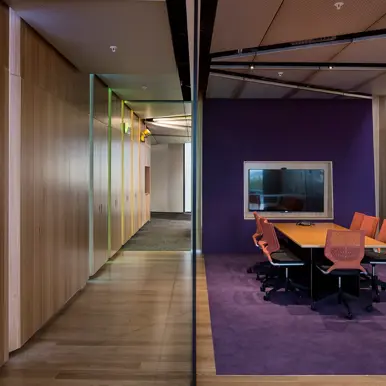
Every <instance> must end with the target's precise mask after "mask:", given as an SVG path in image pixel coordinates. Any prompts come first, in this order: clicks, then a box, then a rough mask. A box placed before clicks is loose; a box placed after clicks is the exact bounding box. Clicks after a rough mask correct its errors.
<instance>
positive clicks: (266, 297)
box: [263, 293, 270, 302]
mask: <svg viewBox="0 0 386 386" xmlns="http://www.w3.org/2000/svg"><path fill="white" fill-rule="evenodd" d="M269 298H270V296H269V294H268V293H266V294H265V295H264V297H263V299H264V300H265V301H266V302H268V301H269Z"/></svg>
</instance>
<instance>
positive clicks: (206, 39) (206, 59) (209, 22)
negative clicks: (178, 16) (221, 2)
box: [181, 0, 218, 96]
mask: <svg viewBox="0 0 386 386" xmlns="http://www.w3.org/2000/svg"><path fill="white" fill-rule="evenodd" d="M181 1H182V0H181ZM217 3H218V0H203V1H201V14H200V55H199V69H200V71H199V78H198V91H199V93H200V94H201V95H203V96H205V94H206V89H207V87H208V79H209V71H210V46H211V45H212V36H213V29H214V22H215V19H216V12H217Z"/></svg>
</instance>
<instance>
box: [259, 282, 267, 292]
mask: <svg viewBox="0 0 386 386" xmlns="http://www.w3.org/2000/svg"><path fill="white" fill-rule="evenodd" d="M265 290H266V288H265V285H264V284H263V285H262V286H261V287H260V291H261V292H265Z"/></svg>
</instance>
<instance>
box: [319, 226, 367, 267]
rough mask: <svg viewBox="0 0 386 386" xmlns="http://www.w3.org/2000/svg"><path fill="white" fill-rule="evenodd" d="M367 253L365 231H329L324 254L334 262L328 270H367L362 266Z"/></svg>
mask: <svg viewBox="0 0 386 386" xmlns="http://www.w3.org/2000/svg"><path fill="white" fill-rule="evenodd" d="M364 253H365V234H364V231H361V230H359V231H349V230H343V231H337V230H333V229H329V230H328V231H327V237H326V246H325V247H324V255H325V256H326V257H327V258H328V259H329V260H330V261H331V262H332V263H333V265H332V266H331V267H330V268H329V269H328V272H331V271H333V270H334V269H345V270H347V269H348V270H350V269H353V270H360V271H362V272H366V270H365V269H364V268H363V267H362V266H361V261H362V259H363V256H364Z"/></svg>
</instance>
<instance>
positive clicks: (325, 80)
mask: <svg viewBox="0 0 386 386" xmlns="http://www.w3.org/2000/svg"><path fill="white" fill-rule="evenodd" d="M381 73H382V71H346V70H331V71H329V70H325V71H318V72H317V73H316V74H315V75H314V76H313V77H312V78H310V79H309V80H307V83H308V84H312V85H315V86H320V87H327V88H335V89H339V90H345V91H350V90H352V91H355V90H354V89H355V87H356V86H358V85H360V84H361V83H363V82H366V81H368V80H370V79H372V78H374V77H376V76H378V75H380V74H381Z"/></svg>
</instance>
